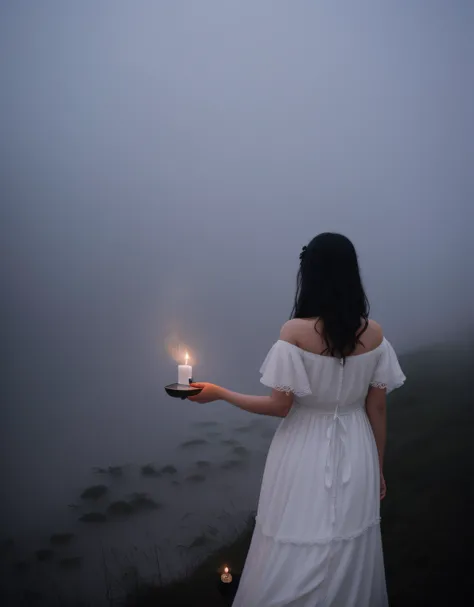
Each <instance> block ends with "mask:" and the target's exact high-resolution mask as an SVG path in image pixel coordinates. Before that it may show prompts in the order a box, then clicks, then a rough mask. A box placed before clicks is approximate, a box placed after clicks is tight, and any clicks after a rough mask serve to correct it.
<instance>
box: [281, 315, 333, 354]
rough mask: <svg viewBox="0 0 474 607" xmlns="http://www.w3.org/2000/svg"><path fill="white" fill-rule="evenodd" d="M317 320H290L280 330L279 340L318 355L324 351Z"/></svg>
mask: <svg viewBox="0 0 474 607" xmlns="http://www.w3.org/2000/svg"><path fill="white" fill-rule="evenodd" d="M319 323H320V321H319V319H317V318H292V319H291V320H289V321H287V322H286V323H285V324H284V325H283V326H282V328H281V331H280V339H281V340H283V341H287V342H289V343H290V344H294V345H295V346H298V347H299V348H303V350H308V351H310V352H316V353H319V352H320V351H321V349H324V344H323V341H322V337H321V330H320V329H321V327H320V326H319Z"/></svg>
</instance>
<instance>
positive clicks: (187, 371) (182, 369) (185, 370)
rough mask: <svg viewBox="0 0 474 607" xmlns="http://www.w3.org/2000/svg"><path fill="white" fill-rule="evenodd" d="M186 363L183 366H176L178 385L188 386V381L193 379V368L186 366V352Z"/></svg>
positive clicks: (187, 357) (187, 358)
mask: <svg viewBox="0 0 474 607" xmlns="http://www.w3.org/2000/svg"><path fill="white" fill-rule="evenodd" d="M185 361H186V363H185V364H184V365H178V384H184V385H187V386H188V385H189V380H190V379H192V377H193V368H192V367H191V365H188V361H189V354H188V353H187V352H186V356H185Z"/></svg>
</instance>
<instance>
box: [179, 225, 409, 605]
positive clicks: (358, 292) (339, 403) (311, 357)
mask: <svg viewBox="0 0 474 607" xmlns="http://www.w3.org/2000/svg"><path fill="white" fill-rule="evenodd" d="M368 315H369V304H368V301H367V297H366V295H365V293H364V289H363V286H362V281H361V278H360V272H359V265H358V261H357V255H356V252H355V249H354V246H353V245H352V243H351V242H350V241H349V240H348V239H347V238H345V237H344V236H341V235H339V234H320V235H319V236H316V238H314V239H313V240H312V241H311V242H310V243H309V245H308V246H307V247H303V251H302V253H301V255H300V269H299V273H298V286H297V293H296V297H295V305H294V310H293V314H292V319H291V320H290V321H288V322H287V323H285V324H284V325H283V327H282V329H281V333H280V339H279V340H278V341H277V342H276V343H275V344H274V345H273V347H272V348H271V350H270V352H269V353H268V355H267V357H266V359H265V361H264V363H263V366H262V368H261V373H262V378H261V381H262V383H263V384H265V385H266V386H268V387H270V388H272V392H271V395H270V396H250V395H245V394H238V393H235V392H230V391H229V390H226V389H225V388H222V387H220V386H216V385H213V384H209V383H200V384H195V385H198V386H200V387H202V388H203V389H202V392H201V393H200V394H199V395H198V396H196V397H194V398H192V399H191V400H194V401H196V402H201V403H206V402H211V401H214V400H226V401H227V402H229V403H231V404H233V405H236V406H237V407H240V408H241V409H244V410H246V411H250V412H252V413H260V414H264V415H274V416H278V417H282V418H283V420H282V422H281V424H280V426H279V427H278V429H277V431H276V433H275V436H274V438H273V441H272V444H271V446H270V450H269V453H268V457H267V462H266V465H265V471H264V475H263V481H262V487H261V493H260V499H259V504H258V511H257V517H256V526H255V531H254V534H253V537H252V542H251V545H250V549H249V553H248V556H247V560H246V563H245V567H244V571H243V573H242V578H241V581H240V586H239V589H238V592H237V595H236V598H235V601H234V604H233V605H234V607H316V606H324V607H330V606H331V607H384V606H386V605H388V599H387V592H386V585H385V573H384V565H383V554H382V544H381V537H380V525H379V522H380V516H379V513H380V499H383V497H384V496H385V491H386V487H385V481H384V477H383V458H384V448H385V435H386V425H385V420H386V411H385V403H386V394H387V393H388V392H390V391H391V390H393V389H394V388H397V387H399V386H401V385H402V384H403V382H404V381H405V376H404V374H403V372H402V370H401V368H400V366H399V364H398V360H397V357H396V355H395V352H394V350H393V348H392V346H391V345H390V343H389V342H388V341H387V340H386V339H385V338H384V337H383V334H382V329H381V327H380V326H379V325H378V324H377V323H376V322H374V321H373V320H369V318H368Z"/></svg>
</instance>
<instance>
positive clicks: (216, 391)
mask: <svg viewBox="0 0 474 607" xmlns="http://www.w3.org/2000/svg"><path fill="white" fill-rule="evenodd" d="M191 386H192V387H193V388H202V390H201V392H199V394H196V396H188V400H192V401H193V402H194V403H212V402H214V401H215V400H220V399H221V398H222V388H221V387H220V386H216V385H215V384H210V383H208V382H199V383H194V384H191Z"/></svg>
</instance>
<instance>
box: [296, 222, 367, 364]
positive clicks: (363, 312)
mask: <svg viewBox="0 0 474 607" xmlns="http://www.w3.org/2000/svg"><path fill="white" fill-rule="evenodd" d="M369 310H370V305H369V301H368V299H367V296H366V294H365V291H364V287H363V285H362V279H361V277H360V270H359V262H358V260H357V253H356V250H355V248H354V245H353V244H352V242H351V241H350V240H349V239H348V238H346V237H345V236H342V235H341V234H331V233H324V234H319V235H318V236H316V237H315V238H313V240H312V241H311V242H310V243H309V244H308V246H306V247H303V250H302V252H301V255H300V268H299V271H298V278H297V287H296V295H295V303H294V306H293V311H292V314H291V318H318V319H319V320H321V321H322V333H319V331H318V327H317V323H315V330H316V332H317V333H318V334H320V335H321V336H322V337H323V339H324V342H325V344H326V346H327V347H326V349H325V350H324V352H323V354H328V355H330V356H335V357H337V358H340V359H342V361H343V362H345V358H346V356H349V355H350V354H352V352H353V351H354V350H355V349H356V347H357V344H359V343H361V342H360V336H361V335H362V333H364V331H365V330H366V329H367V326H368V324H369ZM361 323H363V327H362V330H361Z"/></svg>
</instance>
